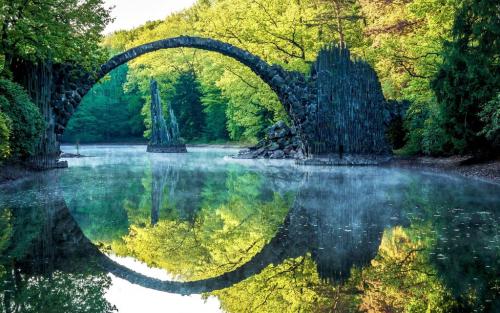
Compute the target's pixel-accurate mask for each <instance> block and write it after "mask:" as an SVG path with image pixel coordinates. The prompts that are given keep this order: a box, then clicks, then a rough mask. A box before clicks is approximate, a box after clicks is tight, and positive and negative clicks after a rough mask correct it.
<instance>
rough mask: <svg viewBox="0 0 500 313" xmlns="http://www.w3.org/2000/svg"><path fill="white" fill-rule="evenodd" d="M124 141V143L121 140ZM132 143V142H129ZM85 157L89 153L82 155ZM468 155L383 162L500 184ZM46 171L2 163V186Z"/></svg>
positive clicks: (488, 167)
mask: <svg viewBox="0 0 500 313" xmlns="http://www.w3.org/2000/svg"><path fill="white" fill-rule="evenodd" d="M96 145H120V144H96ZM121 145H123V144H121ZM129 145H130V144H129ZM187 146H188V147H196V148H204V147H215V148H226V149H241V148H243V147H242V146H241V145H232V144H213V145H211V144H193V145H187ZM82 157H85V156H82ZM467 159H468V157H466V156H452V157H401V156H394V157H393V159H392V160H390V161H389V162H388V163H386V164H382V165H379V166H380V167H382V168H401V169H414V170H421V171H428V172H432V173H442V174H449V175H456V176H460V177H465V178H474V179H478V180H481V181H484V182H488V183H494V184H498V185H500V159H497V160H492V161H487V162H483V163H476V164H470V165H463V164H461V162H464V161H465V160H467ZM40 172H44V171H39V170H34V169H31V168H29V167H26V166H23V165H22V164H19V163H7V164H3V165H0V186H2V185H6V184H11V183H16V182H18V181H22V180H23V179H26V178H29V177H31V176H33V175H35V174H37V173H40Z"/></svg>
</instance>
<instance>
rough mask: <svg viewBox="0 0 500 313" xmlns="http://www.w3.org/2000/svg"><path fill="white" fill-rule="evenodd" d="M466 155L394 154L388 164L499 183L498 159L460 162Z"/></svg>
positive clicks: (499, 169)
mask: <svg viewBox="0 0 500 313" xmlns="http://www.w3.org/2000/svg"><path fill="white" fill-rule="evenodd" d="M468 158H469V157H466V156H451V157H399V156H395V157H394V158H393V160H391V161H390V162H389V163H388V164H386V165H382V166H383V167H389V168H403V169H415V170H426V171H430V172H433V173H442V174H451V175H456V176H460V177H465V178H474V179H478V180H481V181H484V182H488V183H494V184H497V185H500V160H491V161H486V162H482V163H475V164H470V165H463V164H460V163H461V162H463V161H465V160H467V159H468Z"/></svg>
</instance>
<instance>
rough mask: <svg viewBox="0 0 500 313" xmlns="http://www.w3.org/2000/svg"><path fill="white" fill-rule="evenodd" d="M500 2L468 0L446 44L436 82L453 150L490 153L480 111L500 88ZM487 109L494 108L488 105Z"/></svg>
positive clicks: (465, 0)
mask: <svg viewBox="0 0 500 313" xmlns="http://www.w3.org/2000/svg"><path fill="white" fill-rule="evenodd" d="M498 9H499V7H498V2H497V1H494V0H481V1H480V0H464V1H462V2H461V7H460V9H459V11H458V13H457V16H456V18H455V22H454V25H453V40H452V41H451V42H448V43H447V44H446V48H445V53H444V56H445V62H444V63H443V65H442V66H441V68H440V71H439V74H438V75H437V77H436V79H435V80H434V82H433V89H434V91H435V92H436V96H437V99H438V102H439V105H440V109H441V112H442V114H443V119H444V120H443V125H442V127H443V128H444V130H445V131H446V133H447V134H448V135H449V136H450V137H451V142H452V147H451V149H450V151H449V152H453V153H488V152H491V145H492V144H491V142H488V141H487V138H486V137H485V133H483V132H482V130H483V128H484V127H485V122H484V121H483V120H481V116H480V112H481V110H482V108H483V107H484V106H485V105H486V103H487V102H488V101H490V100H492V99H493V97H494V96H496V94H497V93H498V92H499V90H500V61H499V60H500V19H499V18H498ZM486 110H489V108H488V107H487V108H486Z"/></svg>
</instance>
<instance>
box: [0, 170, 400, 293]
mask: <svg viewBox="0 0 500 313" xmlns="http://www.w3.org/2000/svg"><path fill="white" fill-rule="evenodd" d="M152 173H153V175H152V178H153V181H152V187H153V188H152V189H151V193H152V195H151V196H152V206H151V223H152V224H156V223H157V222H158V219H159V206H160V205H161V201H162V200H161V197H162V194H163V190H164V187H165V185H166V184H170V189H169V190H170V192H174V190H175V184H176V181H177V180H178V176H177V174H176V171H175V170H174V169H172V167H165V166H160V165H158V164H156V165H155V164H153V169H152ZM176 177H177V180H176ZM57 179H58V178H57V175H55V174H54V175H48V176H47V175H44V176H42V177H41V181H40V182H39V184H40V186H44V187H43V188H47V186H53V187H51V188H50V189H51V190H45V191H44V193H43V194H44V196H43V197H42V198H41V199H37V204H36V207H38V208H41V209H42V210H43V211H44V216H43V218H42V219H40V225H38V226H37V228H38V229H39V232H38V234H37V235H36V236H33V238H34V239H33V240H32V241H31V244H30V245H29V248H27V249H26V251H27V253H26V254H24V256H23V257H21V258H19V259H16V260H15V267H16V268H17V269H18V270H19V271H20V272H22V273H24V274H27V275H35V274H48V273H51V272H54V271H56V270H60V271H68V272H74V271H87V272H88V271H89V270H92V271H103V272H109V273H112V274H113V275H115V276H117V277H120V278H122V279H125V280H127V281H129V282H131V283H133V284H137V285H140V286H143V287H146V288H150V289H154V290H159V291H165V292H170V293H178V294H193V293H205V292H210V291H214V290H219V289H223V288H227V287H230V286H232V285H234V284H236V283H239V282H241V281H243V280H245V279H247V278H249V277H251V276H253V275H256V274H258V273H260V272H261V271H262V270H263V269H265V268H266V267H268V266H269V265H278V264H281V263H282V262H284V261H285V260H287V259H293V258H297V257H300V256H304V255H306V254H308V253H310V255H311V256H312V259H313V260H314V261H315V263H316V265H317V269H318V273H319V274H320V277H321V278H322V279H324V280H328V281H332V282H341V281H343V280H345V279H346V278H348V276H349V273H350V269H351V268H352V267H353V266H356V267H361V266H364V265H366V264H368V263H369V262H370V260H371V259H373V257H374V256H375V255H376V253H377V250H378V247H379V244H380V241H381V237H382V234H383V231H384V229H385V228H386V227H390V226H392V225H395V224H398V223H401V222H402V221H401V219H400V217H399V216H398V214H397V212H396V211H397V210H395V209H394V208H395V207H396V206H394V205H390V203H389V201H388V198H387V196H386V195H385V194H384V193H383V192H380V191H379V189H378V188H377V186H376V185H375V184H373V185H367V184H366V181H365V180H364V179H363V177H362V176H361V177H360V176H358V175H354V176H353V175H345V174H339V175H331V173H321V172H315V173H307V174H304V177H303V178H302V182H301V183H300V187H299V190H298V192H297V194H296V197H295V200H294V202H293V205H292V206H291V208H290V209H289V211H288V214H287V215H286V217H285V219H284V221H283V224H282V225H281V226H280V227H279V228H278V230H277V232H276V234H275V235H274V237H273V238H272V239H270V240H269V242H268V243H267V244H266V245H265V246H264V247H263V248H262V250H261V251H259V252H258V253H257V254H255V255H254V256H253V257H252V258H251V259H250V260H249V261H248V262H246V263H245V264H243V265H241V266H239V267H237V268H235V269H234V270H231V271H229V272H226V273H224V274H222V275H220V276H216V277H211V278H207V279H203V280H196V281H189V282H180V281H163V280H158V279H155V278H151V277H148V276H145V275H143V274H140V273H137V272H134V271H133V270H131V269H129V268H127V267H125V266H123V265H121V264H118V263H117V262H115V261H113V260H112V259H110V258H109V257H108V256H107V255H106V254H104V253H102V252H101V250H100V249H99V248H98V247H97V246H96V245H94V244H93V243H92V242H91V241H90V240H89V239H88V238H87V237H86V236H85V235H84V233H83V232H82V230H81V229H80V227H79V225H78V223H77V222H76V221H75V219H74V218H73V216H72V215H71V213H70V211H69V210H68V207H67V205H66V203H65V201H64V198H63V196H62V193H61V191H60V190H58V188H57V184H54V181H57ZM318 185H321V186H324V188H319V189H318V188H317V187H318ZM361 194H362V195H364V196H363V197H360V196H359V195H361ZM21 211H22V210H21ZM25 213H26V212H19V214H25ZM11 249H16V247H11ZM7 254H9V253H7ZM75 267H76V268H75Z"/></svg>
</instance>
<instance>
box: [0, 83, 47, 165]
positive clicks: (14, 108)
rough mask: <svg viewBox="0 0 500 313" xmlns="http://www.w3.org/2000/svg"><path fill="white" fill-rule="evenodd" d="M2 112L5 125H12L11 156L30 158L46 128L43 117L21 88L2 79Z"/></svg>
mask: <svg viewBox="0 0 500 313" xmlns="http://www.w3.org/2000/svg"><path fill="white" fill-rule="evenodd" d="M0 112H3V115H4V120H5V124H4V125H7V123H8V124H10V125H11V131H10V133H9V140H8V142H9V143H8V145H9V147H10V154H11V156H12V157H13V158H17V159H24V158H26V157H28V156H30V155H31V154H32V153H33V152H34V149H35V145H36V144H37V142H38V139H39V135H40V132H41V131H42V129H43V127H44V122H43V119H42V116H41V114H40V111H39V109H38V108H37V107H36V106H35V105H34V104H33V102H31V99H30V98H29V96H28V94H27V93H26V91H25V90H24V89H23V88H22V87H21V86H19V85H18V84H16V83H13V82H12V81H10V80H6V79H1V78H0ZM5 115H6V117H7V118H8V119H7V118H5ZM7 120H10V121H11V122H7ZM2 144H3V141H2ZM3 145H5V144H3Z"/></svg>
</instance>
